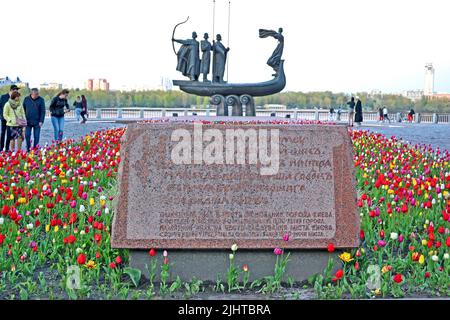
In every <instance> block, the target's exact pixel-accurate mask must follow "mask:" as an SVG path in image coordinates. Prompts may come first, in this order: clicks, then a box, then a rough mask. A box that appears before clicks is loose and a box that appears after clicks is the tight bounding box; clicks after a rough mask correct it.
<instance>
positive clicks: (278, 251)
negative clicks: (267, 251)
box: [273, 248, 283, 256]
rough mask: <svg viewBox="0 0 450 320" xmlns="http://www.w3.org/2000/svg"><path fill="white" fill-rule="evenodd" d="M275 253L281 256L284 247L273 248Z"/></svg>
mask: <svg viewBox="0 0 450 320" xmlns="http://www.w3.org/2000/svg"><path fill="white" fill-rule="evenodd" d="M273 253H275V255H277V256H279V255H280V254H282V253H283V249H281V248H275V249H274V250H273Z"/></svg>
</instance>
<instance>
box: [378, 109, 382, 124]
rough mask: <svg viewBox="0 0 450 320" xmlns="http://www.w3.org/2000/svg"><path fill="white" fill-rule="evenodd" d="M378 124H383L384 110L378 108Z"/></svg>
mask: <svg viewBox="0 0 450 320" xmlns="http://www.w3.org/2000/svg"><path fill="white" fill-rule="evenodd" d="M378 122H380V123H381V122H383V108H381V107H380V108H378Z"/></svg>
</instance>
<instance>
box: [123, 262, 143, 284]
mask: <svg viewBox="0 0 450 320" xmlns="http://www.w3.org/2000/svg"><path fill="white" fill-rule="evenodd" d="M123 273H125V274H127V275H128V276H129V277H130V279H131V281H132V282H133V284H134V286H135V287H137V286H138V285H139V281H141V275H142V272H141V270H139V269H135V268H129V267H127V268H125V269H124V270H123Z"/></svg>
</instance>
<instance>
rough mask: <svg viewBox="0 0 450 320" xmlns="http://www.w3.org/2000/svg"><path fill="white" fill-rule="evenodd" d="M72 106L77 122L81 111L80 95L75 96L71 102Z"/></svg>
mask: <svg viewBox="0 0 450 320" xmlns="http://www.w3.org/2000/svg"><path fill="white" fill-rule="evenodd" d="M73 106H74V107H75V116H76V119H77V122H80V119H81V112H82V111H83V103H82V102H81V97H80V96H77V98H76V100H75V101H74V102H73ZM80 123H81V122H80Z"/></svg>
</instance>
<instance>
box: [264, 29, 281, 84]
mask: <svg viewBox="0 0 450 320" xmlns="http://www.w3.org/2000/svg"><path fill="white" fill-rule="evenodd" d="M259 37H260V38H267V37H274V38H275V39H277V40H278V45H277V47H276V48H275V50H274V51H273V53H272V55H271V56H270V58H269V60H267V64H268V65H269V66H271V67H272V68H273V70H275V74H274V75H273V76H276V75H277V74H278V70H279V69H280V62H281V56H282V55H283V48H284V36H283V28H279V29H278V32H276V31H274V30H266V29H259Z"/></svg>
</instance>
